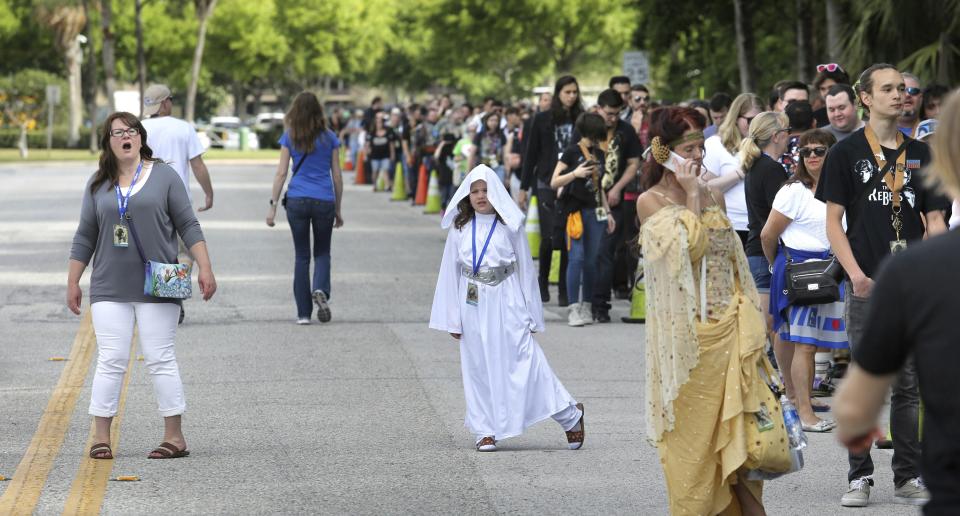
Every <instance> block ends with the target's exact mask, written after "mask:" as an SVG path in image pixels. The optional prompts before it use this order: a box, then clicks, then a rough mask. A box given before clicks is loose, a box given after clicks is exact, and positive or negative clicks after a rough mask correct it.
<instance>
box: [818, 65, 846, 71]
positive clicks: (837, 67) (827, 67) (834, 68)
mask: <svg viewBox="0 0 960 516" xmlns="http://www.w3.org/2000/svg"><path fill="white" fill-rule="evenodd" d="M837 70H840V71H841V72H842V71H843V68H841V67H840V65H838V64H837V63H827V64H818V65H817V72H819V73H823V72H836V71H837Z"/></svg>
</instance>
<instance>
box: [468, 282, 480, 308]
mask: <svg viewBox="0 0 960 516" xmlns="http://www.w3.org/2000/svg"><path fill="white" fill-rule="evenodd" d="M479 303H480V289H479V288H477V284H476V283H474V282H472V281H468V282H467V304H468V305H473V306H477V304H479Z"/></svg>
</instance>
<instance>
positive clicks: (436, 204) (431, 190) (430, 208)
mask: <svg viewBox="0 0 960 516" xmlns="http://www.w3.org/2000/svg"><path fill="white" fill-rule="evenodd" d="M440 210H441V207H440V183H439V182H438V180H437V171H436V170H434V171H433V172H431V173H430V184H429V186H428V187H427V204H426V206H425V207H424V209H423V213H424V214H427V215H429V214H433V213H440Z"/></svg>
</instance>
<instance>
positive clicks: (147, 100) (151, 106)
mask: <svg viewBox="0 0 960 516" xmlns="http://www.w3.org/2000/svg"><path fill="white" fill-rule="evenodd" d="M168 98H170V88H168V87H167V86H166V85H165V84H151V85H150V87H149V88H147V91H145V92H143V116H145V117H148V116H153V115H155V114H156V113H157V111H159V110H160V103H161V102H163V101H164V100H167V99H168Z"/></svg>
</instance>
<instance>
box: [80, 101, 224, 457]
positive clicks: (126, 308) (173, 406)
mask: <svg viewBox="0 0 960 516" xmlns="http://www.w3.org/2000/svg"><path fill="white" fill-rule="evenodd" d="M146 139H147V133H146V130H144V128H143V126H142V125H141V124H140V121H139V120H138V119H137V117H135V116H134V115H132V114H130V113H123V112H119V113H113V114H112V115H110V116H109V117H107V120H106V122H105V123H104V129H103V136H102V137H101V139H100V147H101V148H102V149H103V151H102V153H101V154H100V166H99V168H98V169H97V172H96V173H95V174H94V175H93V177H92V178H91V179H90V181H89V183H88V184H87V188H86V189H85V190H84V196H83V204H82V208H81V212H80V224H79V226H78V227H77V232H76V234H75V235H74V237H73V247H72V249H71V250H70V269H69V275H68V278H67V306H68V307H69V308H70V310H71V311H73V313H75V314H79V313H80V301H81V298H82V296H83V293H82V292H81V290H80V284H79V283H80V276H82V275H83V271H84V269H86V267H87V264H88V263H89V262H90V259H91V257H92V258H93V273H92V275H91V277H90V301H91V305H90V312H91V315H92V319H93V327H94V330H95V332H96V335H97V370H96V374H95V375H94V377H93V388H92V394H91V399H90V415H92V416H94V420H95V423H96V424H95V426H96V431H95V433H96V435H95V441H94V442H95V444H94V445H93V446H92V447H91V449H90V457H92V458H94V459H112V458H113V452H112V450H111V449H110V424H111V422H112V421H113V416H115V415H116V413H117V405H118V403H119V399H120V390H121V385H122V383H123V375H124V374H125V373H126V366H127V363H128V361H129V358H130V347H131V346H130V341H131V339H132V338H133V324H134V320H136V323H137V328H138V329H139V330H140V339H139V341H140V346H141V348H142V351H143V356H144V362H145V363H146V366H147V371H148V372H149V373H150V376H151V378H152V379H153V386H154V392H155V394H156V397H157V404H158V407H159V411H160V415H161V416H163V418H164V435H163V443H162V444H161V445H160V446H159V447H157V448H156V449H155V450H153V451H152V452H150V455H149V456H148V457H149V458H151V459H170V458H177V457H183V456H186V455H187V454H189V452H188V451H187V444H186V441H185V440H184V437H183V432H182V431H181V428H180V415H181V414H183V411H184V409H185V408H186V403H185V401H184V395H183V383H182V382H181V381H180V372H179V369H178V367H177V360H176V356H175V354H174V346H173V345H174V337H175V335H176V330H177V319H178V318H179V316H180V300H179V299H171V298H158V297H151V296H147V295H144V293H143V285H144V279H145V278H144V264H143V261H142V260H141V258H140V254H139V253H138V252H137V248H136V245H137V244H136V243H135V240H134V238H132V236H131V235H130V233H129V228H130V222H131V220H133V221H135V224H136V225H135V226H134V230H135V231H136V236H138V237H139V244H140V245H141V246H142V251H143V255H144V256H145V257H146V259H147V260H154V261H158V262H164V263H175V262H176V259H177V234H179V235H180V238H182V239H183V241H184V242H185V243H186V245H187V246H188V247H189V249H190V252H192V253H193V255H194V256H195V257H196V265H197V267H198V269H199V273H198V282H199V284H200V292H201V293H202V295H203V299H204V300H205V301H206V300H208V299H210V298H211V297H212V296H213V294H214V292H216V290H217V282H216V280H215V279H214V276H213V270H212V269H211V267H210V257H209V255H208V254H207V246H206V243H205V242H204V239H203V233H202V232H201V231H200V224H199V223H198V222H197V218H196V216H195V215H194V213H193V208H192V207H191V206H190V200H189V198H188V197H187V191H186V189H185V188H184V186H183V182H182V181H181V180H180V177H179V176H178V175H177V173H176V172H175V171H174V170H173V169H172V168H171V167H170V166H169V165H167V164H165V163H163V162H162V161H159V160H157V159H154V158H153V151H151V150H150V148H149V147H147V145H146V143H145V142H146Z"/></svg>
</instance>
